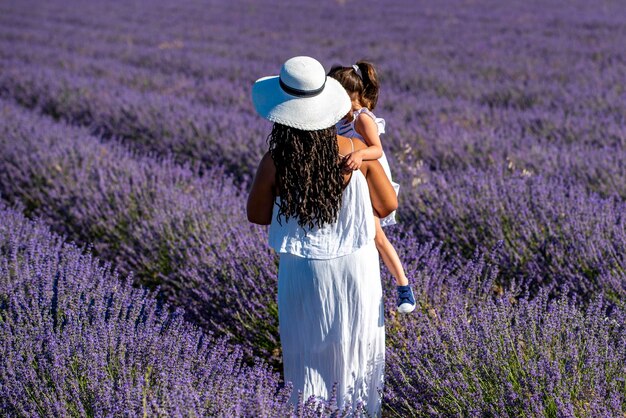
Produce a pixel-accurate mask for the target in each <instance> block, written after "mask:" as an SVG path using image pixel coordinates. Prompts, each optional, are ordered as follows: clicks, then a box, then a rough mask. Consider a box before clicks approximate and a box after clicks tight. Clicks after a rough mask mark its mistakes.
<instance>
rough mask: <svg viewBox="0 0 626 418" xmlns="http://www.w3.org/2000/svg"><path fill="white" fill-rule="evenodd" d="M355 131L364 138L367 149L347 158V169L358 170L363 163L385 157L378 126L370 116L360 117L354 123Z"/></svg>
mask: <svg viewBox="0 0 626 418" xmlns="http://www.w3.org/2000/svg"><path fill="white" fill-rule="evenodd" d="M354 130H355V131H356V132H357V133H358V134H359V135H361V136H362V137H363V139H364V140H365V143H366V144H367V148H364V149H361V150H357V151H354V152H353V153H351V154H350V155H348V158H346V167H347V168H350V169H352V170H358V169H359V168H360V167H361V164H362V163H363V161H370V160H377V159H379V158H380V157H382V156H383V146H382V144H381V143H380V136H378V125H376V122H375V121H374V119H372V118H371V117H370V116H369V115H368V116H367V117H363V116H362V115H359V116H358V117H357V119H356V121H354Z"/></svg>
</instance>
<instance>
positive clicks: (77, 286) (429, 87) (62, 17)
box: [0, 0, 626, 418]
mask: <svg viewBox="0 0 626 418" xmlns="http://www.w3.org/2000/svg"><path fill="white" fill-rule="evenodd" d="M296 55H310V56H313V57H315V58H317V59H318V60H320V61H321V62H322V63H323V64H324V65H325V67H326V68H327V69H330V67H331V66H332V65H334V64H343V65H349V64H352V63H353V62H355V61H356V60H358V59H363V58H365V59H368V60H371V61H372V62H374V63H375V64H376V65H377V68H378V69H379V74H380V80H381V85H382V89H381V95H380V100H379V105H378V107H377V109H376V113H377V115H379V116H381V117H383V118H385V119H386V121H387V133H386V134H385V135H383V136H382V138H381V139H382V141H383V147H384V148H385V151H386V154H387V156H388V158H389V160H390V164H391V168H392V172H393V174H394V178H395V180H396V181H397V182H399V183H400V185H401V189H400V196H399V209H398V216H399V224H398V225H396V226H393V227H390V228H389V229H388V230H387V232H388V235H389V238H390V240H391V241H392V243H393V244H394V246H395V247H396V249H397V250H398V253H399V254H400V257H401V258H402V260H403V261H404V263H405V266H406V270H407V275H408V276H409V278H410V280H411V281H412V284H413V287H414V290H415V293H416V298H417V299H418V304H419V305H418V306H419V307H418V309H416V311H415V312H414V313H412V314H410V315H399V314H396V311H395V301H394V298H395V293H394V292H395V288H394V283H393V279H392V278H391V276H390V275H389V274H388V272H387V271H386V270H384V268H383V273H384V274H383V289H384V293H385V308H386V317H385V325H386V333H387V337H386V338H387V339H386V344H387V350H386V377H385V384H386V386H385V389H384V393H383V396H384V398H383V414H384V416H389V417H433V416H437V417H467V416H480V417H509V416H510V417H520V416H522V417H621V418H624V417H626V5H625V4H624V2H623V1H621V0H600V1H594V2H588V1H582V0H571V1H552V0H544V1H541V2H540V1H533V0H531V1H527V2H513V1H495V0H489V1H487V0H486V1H477V0H464V1H463V0H441V1H437V2H433V1H425V0H418V1H409V0H390V1H385V2H377V3H366V2H357V1H355V0H341V1H340V0H337V1H326V0H324V1H320V2H310V1H304V0H295V1H292V2H279V1H275V0H258V1H253V0H231V1H228V2H226V1H212V0H208V1H199V0H183V1H177V2H165V1H162V0H155V1H147V0H138V1H133V2H128V1H119V0H112V1H107V2H95V1H88V2H72V1H70V2H68V1H60V0H51V1H45V2H44V1H37V2H35V1H30V0H20V1H16V0H8V1H0V411H1V413H0V415H1V416H8V417H51V416H62V417H66V416H67V417H85V416H87V417H101V416H102V417H103V416H115V417H117V416H120V417H121V416H163V417H166V416H167V417H169V416H180V417H189V416H196V417H200V416H219V417H235V416H241V417H244V416H245V417H248V416H254V417H282V416H298V417H320V416H360V415H361V414H362V412H361V411H350V410H339V409H338V408H337V406H336V402H335V400H334V399H329V400H328V402H326V403H316V402H315V401H313V400H306V399H303V400H302V402H301V404H300V405H299V406H297V407H295V408H294V407H292V406H291V405H289V403H288V399H289V396H290V393H291V385H290V383H289V382H284V381H283V379H282V376H281V371H282V368H281V352H280V341H279V338H278V311H277V302H276V273H277V263H278V258H277V257H276V255H275V254H274V253H273V252H272V251H271V250H270V249H269V247H268V245H267V231H266V229H265V228H262V227H258V226H255V225H251V224H249V223H248V222H247V220H246V216H245V200H246V196H247V191H248V187H249V184H250V181H251V175H252V174H253V173H254V170H255V169H256V165H257V163H258V161H259V159H260V157H261V156H262V155H263V154H264V152H265V151H266V150H267V143H266V138H267V136H268V134H269V132H270V130H271V126H270V124H269V122H267V121H265V120H262V119H261V118H260V117H258V116H257V115H256V114H255V113H254V110H253V107H252V103H251V100H250V88H251V85H252V83H253V82H254V80H256V79H257V78H259V77H261V76H264V75H270V74H275V73H276V72H277V71H278V70H279V68H280V65H281V64H282V62H283V61H285V60H286V59H287V58H290V57H292V56H296Z"/></svg>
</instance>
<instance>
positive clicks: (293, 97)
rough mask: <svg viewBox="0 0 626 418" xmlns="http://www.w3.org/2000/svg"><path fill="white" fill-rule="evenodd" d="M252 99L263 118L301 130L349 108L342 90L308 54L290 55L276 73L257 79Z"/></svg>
mask: <svg viewBox="0 0 626 418" xmlns="http://www.w3.org/2000/svg"><path fill="white" fill-rule="evenodd" d="M252 102H253V103H254V108H255V109H256V111H257V112H258V113H259V114H260V115H261V116H263V117H264V118H265V119H268V120H270V121H272V122H276V123H280V124H282V125H287V126H291V127H292V128H297V129H302V130H305V131H314V130H318V129H325V128H329V127H331V126H333V125H334V124H335V123H337V122H338V121H339V120H340V119H341V118H343V117H344V116H346V115H347V114H348V112H349V111H350V109H351V108H352V104H351V102H350V97H349V96H348V93H346V90H345V89H344V88H343V87H342V86H341V84H339V82H338V81H337V80H335V79H333V78H331V77H326V73H325V71H324V67H323V66H322V64H320V63H319V61H317V60H316V59H314V58H311V57H293V58H290V59H288V60H287V61H285V63H284V64H283V66H282V68H281V69H280V75H276V76H269V77H263V78H260V79H258V80H257V81H256V82H255V83H254V85H253V86H252Z"/></svg>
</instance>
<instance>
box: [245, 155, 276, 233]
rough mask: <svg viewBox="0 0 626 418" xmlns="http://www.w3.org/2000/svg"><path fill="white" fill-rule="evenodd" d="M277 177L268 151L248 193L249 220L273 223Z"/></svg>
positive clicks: (257, 222)
mask: <svg viewBox="0 0 626 418" xmlns="http://www.w3.org/2000/svg"><path fill="white" fill-rule="evenodd" d="M275 178H276V166H275V165H274V160H272V157H271V155H270V153H269V152H267V153H266V154H265V155H264V156H263V158H262V159H261V162H260V163H259V167H258V168H257V170H256V175H255V176H254V182H253V183H252V188H251V189H250V194H249V195H248V204H247V207H246V211H247V214H248V221H250V222H252V223H255V224H259V225H269V224H270V223H272V210H273V209H274V199H275V198H276V194H275V187H274V182H275Z"/></svg>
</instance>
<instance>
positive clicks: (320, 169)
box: [268, 123, 344, 228]
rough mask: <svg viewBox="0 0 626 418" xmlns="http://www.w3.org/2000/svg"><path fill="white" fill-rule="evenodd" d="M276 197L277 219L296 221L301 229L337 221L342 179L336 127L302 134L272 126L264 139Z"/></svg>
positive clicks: (275, 124)
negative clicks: (273, 173)
mask: <svg viewBox="0 0 626 418" xmlns="http://www.w3.org/2000/svg"><path fill="white" fill-rule="evenodd" d="M268 141H269V150H270V155H271V156H272V159H273V160H274V165H275V166H276V184H277V186H278V195H279V197H280V204H279V211H278V219H279V220H280V217H281V216H284V218H285V220H288V219H289V218H290V217H292V216H293V217H295V218H297V219H298V225H300V226H301V227H308V228H313V227H314V226H318V227H321V226H322V225H323V224H326V223H332V222H335V221H336V220H337V215H338V213H339V208H340V206H341V197H342V192H343V186H344V185H343V183H344V177H343V174H342V170H341V167H340V164H339V146H338V145H337V128H336V127H335V126H334V125H333V126H331V127H330V128H326V129H320V130H317V131H303V130H300V129H296V128H291V127H289V126H285V125H281V124H279V123H274V126H273V128H272V133H270V135H269V137H268Z"/></svg>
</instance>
